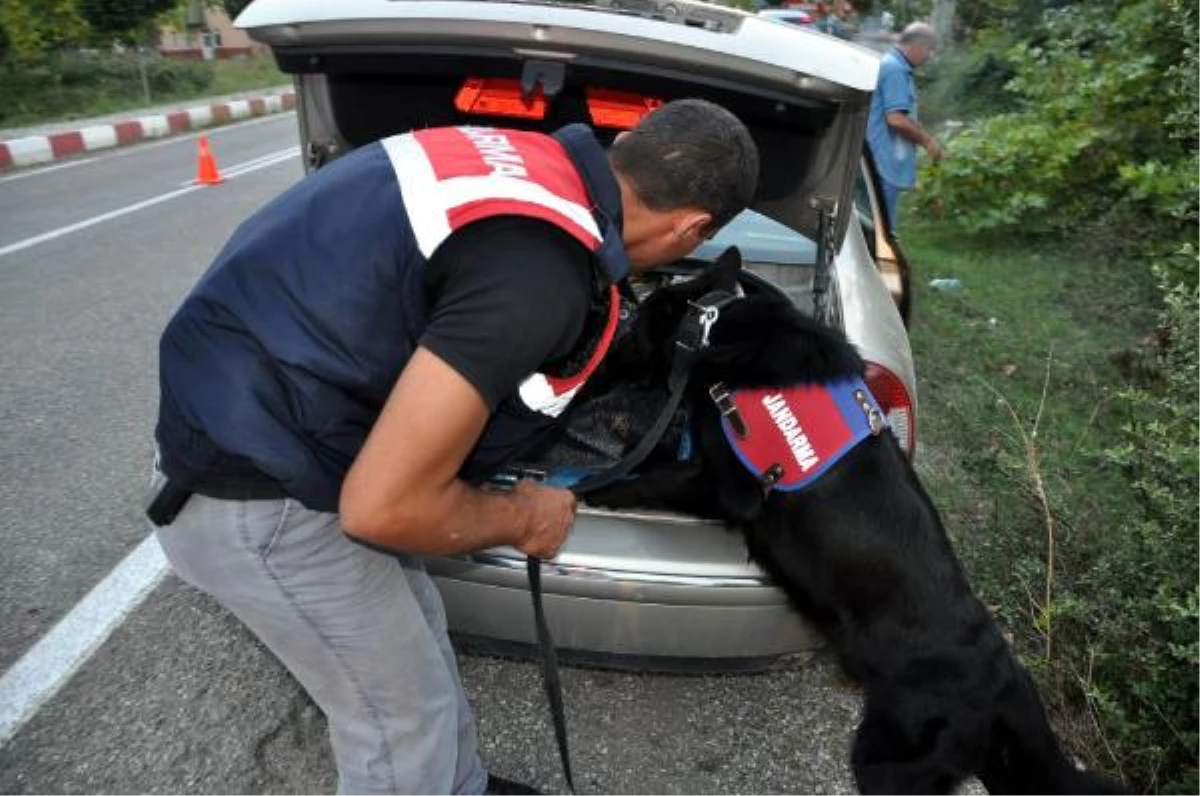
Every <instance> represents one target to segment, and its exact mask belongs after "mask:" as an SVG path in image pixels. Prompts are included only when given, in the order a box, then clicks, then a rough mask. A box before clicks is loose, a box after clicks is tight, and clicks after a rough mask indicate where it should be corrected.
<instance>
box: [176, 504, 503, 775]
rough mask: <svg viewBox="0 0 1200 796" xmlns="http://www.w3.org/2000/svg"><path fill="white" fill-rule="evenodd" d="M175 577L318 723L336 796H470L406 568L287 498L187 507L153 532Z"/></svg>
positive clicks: (446, 647) (427, 612)
mask: <svg viewBox="0 0 1200 796" xmlns="http://www.w3.org/2000/svg"><path fill="white" fill-rule="evenodd" d="M157 533H158V540H159V542H160V543H161V544H162V548H163V551H164V552H165V553H166V555H167V559H168V560H169V561H170V562H171V565H172V567H174V569H175V571H176V572H177V573H178V574H179V576H180V577H182V578H183V579H184V580H186V581H187V582H188V583H191V584H192V585H194V586H196V587H197V588H199V589H201V590H203V591H205V592H208V593H209V594H211V595H212V596H213V597H214V598H216V599H217V601H218V602H220V603H221V604H222V605H223V606H225V607H226V608H228V609H229V610H230V611H232V612H233V613H234V614H235V615H236V616H237V617H238V618H239V619H241V620H242V621H243V622H244V623H245V624H246V625H247V626H248V627H249V628H250V629H251V630H252V631H254V633H255V634H256V635H257V636H258V637H259V638H260V639H262V641H263V643H265V644H266V645H267V647H269V648H270V649H271V651H272V652H273V653H275V655H276V656H278V657H279V659H280V660H281V661H283V663H284V665H286V666H287V668H288V669H289V670H290V671H291V672H292V674H293V675H294V676H295V677H296V679H297V680H299V681H300V683H301V685H303V686H304V688H305V689H306V690H307V691H308V693H309V694H310V695H311V696H312V698H313V700H314V701H315V702H316V703H317V705H319V706H320V708H321V709H322V710H323V711H324V712H325V716H326V718H327V719H328V720H329V736H330V740H331V741H332V744H333V752H334V757H335V758H336V759H337V767H338V790H339V792H342V793H364V794H366V793H430V794H436V793H482V792H483V790H484V787H485V786H486V784H487V772H486V771H485V770H484V769H483V766H482V764H481V762H480V759H479V751H478V743H477V741H476V736H475V721H474V717H473V715H472V713H471V708H470V705H468V704H467V700H466V696H465V694H464V693H463V689H462V684H461V683H460V681H459V677H458V666H457V663H456V662H455V658H454V652H453V651H452V650H451V648H450V643H449V640H448V638H447V636H446V617H445V613H444V611H443V609H442V601H441V596H440V595H439V594H438V593H437V590H436V588H435V587H434V585H433V582H432V581H431V580H430V579H429V576H428V575H427V574H426V573H425V568H424V566H423V564H422V563H421V561H420V560H419V559H417V558H413V557H410V556H403V555H386V554H383V553H379V552H376V551H374V550H372V549H370V548H367V547H364V546H362V545H360V544H357V543H355V542H353V541H351V540H350V539H349V538H348V537H346V535H345V534H343V533H342V531H341V529H340V527H339V526H338V518H337V515H336V514H326V513H321V512H315V511H310V510H308V509H306V508H305V507H304V506H302V505H301V504H300V503H298V502H296V501H294V500H253V501H229V500H214V499H212V498H206V497H202V496H200V495H195V496H193V497H192V498H191V499H190V500H189V501H188V503H187V505H185V506H184V509H183V511H182V512H180V514H179V517H178V518H177V519H176V520H175V522H174V523H173V524H172V525H170V526H167V527H164V528H159V529H158V532H157Z"/></svg>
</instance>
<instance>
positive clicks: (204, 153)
mask: <svg viewBox="0 0 1200 796" xmlns="http://www.w3.org/2000/svg"><path fill="white" fill-rule="evenodd" d="M222 182H224V179H223V178H222V177H221V173H220V172H219V171H217V161H216V159H215V158H214V157H213V154H212V151H211V150H210V149H209V148H208V136H206V135H202V136H200V168H199V169H198V170H197V171H196V183H197V184H198V185H220V184H221V183H222Z"/></svg>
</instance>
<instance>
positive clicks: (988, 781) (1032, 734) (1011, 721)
mask: <svg viewBox="0 0 1200 796" xmlns="http://www.w3.org/2000/svg"><path fill="white" fill-rule="evenodd" d="M1013 668H1014V677H1013V678H1012V680H1011V682H1010V685H1009V686H1008V687H1007V688H1005V690H1004V691H1003V692H1002V693H1001V694H1000V697H999V703H998V705H997V709H996V718H995V722H994V724H993V726H992V736H991V743H990V745H989V748H988V753H987V758H986V760H985V762H984V768H983V770H982V771H980V772H979V779H980V781H981V782H982V783H983V785H984V787H986V788H987V790H988V792H989V793H1045V794H1053V793H1095V794H1108V793H1129V792H1130V791H1129V790H1128V789H1127V788H1126V787H1125V786H1123V785H1122V784H1121V783H1119V782H1116V781H1114V780H1111V779H1109V778H1108V777H1105V776H1103V775H1100V774H1097V773H1094V772H1090V771H1084V770H1082V769H1079V768H1077V767H1076V766H1075V765H1074V764H1072V762H1071V761H1070V760H1068V759H1067V757H1066V755H1064V754H1063V752H1062V749H1061V748H1060V747H1059V745H1058V741H1057V740H1056V739H1055V737H1054V731H1053V729H1051V727H1050V722H1049V720H1048V719H1047V718H1046V711H1045V707H1044V706H1043V704H1042V700H1041V697H1040V696H1038V692H1037V687H1036V686H1035V685H1034V682H1033V678H1032V677H1031V676H1030V674H1029V672H1028V671H1026V670H1025V668H1024V667H1023V666H1021V665H1020V664H1018V663H1016V662H1015V661H1014V662H1013Z"/></svg>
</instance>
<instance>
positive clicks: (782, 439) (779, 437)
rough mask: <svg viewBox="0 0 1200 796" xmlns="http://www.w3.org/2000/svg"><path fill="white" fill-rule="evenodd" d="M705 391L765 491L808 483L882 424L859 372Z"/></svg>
mask: <svg viewBox="0 0 1200 796" xmlns="http://www.w3.org/2000/svg"><path fill="white" fill-rule="evenodd" d="M709 395H710V396H711V397H712V399H713V402H714V403H716V405H717V408H718V410H720V412H721V426H722V428H723V429H724V431H725V438H726V439H727V440H728V441H729V444H730V445H731V446H732V447H733V451H734V453H735V454H737V457H738V459H739V460H741V462H742V464H744V465H745V466H746V469H748V470H749V471H750V472H751V473H753V474H754V476H755V478H757V479H758V480H759V482H760V483H761V484H762V486H763V489H764V490H766V491H770V490H772V489H778V490H780V491H783V492H795V491H797V490H800V489H804V488H805V487H807V486H810V485H811V484H813V482H815V481H816V480H817V479H818V478H820V477H821V476H822V475H823V474H824V473H825V472H826V471H828V470H829V468H830V467H832V466H833V465H834V464H836V463H837V462H838V461H839V460H840V459H841V458H842V457H843V456H845V455H846V454H847V453H849V452H850V451H851V450H852V449H853V448H854V447H855V446H856V445H858V444H859V443H860V442H862V441H863V440H865V439H867V438H868V437H873V436H877V435H878V434H879V433H880V432H881V431H883V429H885V428H887V425H888V424H887V419H886V417H885V415H884V414H883V411H882V410H881V409H880V408H879V404H878V402H876V400H875V396H873V395H872V394H871V391H870V390H869V389H868V388H867V385H866V383H864V382H863V380H862V379H860V378H851V379H844V380H841V381H836V382H831V383H827V384H803V385H797V386H792V387H782V388H767V389H740V390H733V391H731V390H729V389H728V388H727V387H726V386H725V385H724V384H721V383H718V384H714V385H713V386H712V387H710V388H709Z"/></svg>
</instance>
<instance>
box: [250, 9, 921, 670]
mask: <svg viewBox="0 0 1200 796" xmlns="http://www.w3.org/2000/svg"><path fill="white" fill-rule="evenodd" d="M614 5H616V4H614V3H607V2H605V3H600V2H596V3H589V2H587V1H586V0H575V1H574V2H553V1H552V0H545V1H542V0H532V1H529V2H525V1H522V0H510V1H506V2H480V1H479V0H420V1H417V0H341V2H338V3H330V2H326V1H325V0H256V2H254V3H253V4H252V5H251V6H250V7H249V8H248V9H247V10H246V11H245V12H243V14H242V15H241V16H240V17H239V18H238V20H237V24H238V26H239V27H242V28H245V29H247V30H248V31H249V32H250V34H251V35H252V36H253V37H254V38H255V39H257V40H259V41H261V42H265V43H267V44H269V45H270V46H271V48H272V49H273V52H274V54H275V57H276V59H277V61H278V63H279V65H280V67H281V68H282V69H283V70H284V71H286V72H288V73H290V74H292V75H293V77H294V80H295V85H296V89H297V96H298V114H297V115H298V119H299V126H300V136H301V140H302V143H303V151H304V157H305V165H306V167H307V168H308V169H309V170H314V169H319V168H321V167H322V165H324V164H326V163H328V162H330V161H331V160H333V159H335V158H337V157H338V156H339V155H341V154H344V153H345V152H347V151H349V150H350V149H352V148H354V147H356V146H360V145H362V144H365V143H367V142H370V141H372V140H375V139H378V138H380V137H383V136H386V135H391V134H394V133H398V132H403V131H407V130H411V129H416V128H422V127H428V126H437V125H447V124H483V125H503V126H513V127H520V128H525V129H541V130H547V131H549V130H553V129H555V128H557V127H559V126H561V125H564V124H567V123H570V122H577V121H583V122H587V123H590V124H591V125H592V126H593V127H594V128H595V129H596V130H597V132H598V133H599V134H600V136H601V138H602V140H604V139H605V138H606V137H607V138H608V139H611V137H612V136H613V135H615V134H616V133H617V132H618V131H619V130H620V129H622V128H625V127H628V126H630V125H631V124H632V123H633V121H634V120H636V119H637V118H638V116H640V115H641V114H642V113H644V112H645V111H646V110H647V109H649V108H653V107H655V106H656V105H657V104H658V103H661V102H663V101H665V100H669V99H673V98H678V97H688V96H699V97H705V98H707V99H710V100H713V101H715V102H718V103H720V104H722V105H724V106H725V107H727V108H729V109H730V110H731V111H732V112H734V113H735V114H737V115H738V116H739V117H740V118H741V119H742V120H743V121H744V122H745V124H746V125H747V126H748V127H749V129H750V130H751V132H752V134H753V136H754V138H755V140H756V142H757V144H758V146H759V149H760V152H761V156H762V161H763V170H762V175H761V181H760V187H759V191H758V196H757V198H756V200H755V202H754V205H753V207H752V208H751V209H749V210H747V211H746V212H744V213H743V214H742V215H741V216H740V217H738V218H737V219H735V220H734V221H733V222H732V223H730V224H729V225H728V226H727V227H726V228H725V229H724V230H722V231H721V233H720V234H719V235H718V236H717V237H716V238H715V239H714V240H712V241H709V242H707V243H706V244H705V245H704V246H702V247H701V248H700V249H698V250H697V251H696V252H695V254H694V255H693V256H692V257H691V258H690V260H689V262H688V263H685V264H683V265H684V266H692V267H695V266H697V265H702V264H703V263H704V262H705V261H706V260H710V259H712V258H713V257H715V256H716V255H717V254H718V253H719V252H720V251H722V250H723V249H724V248H725V247H726V246H728V245H731V244H735V245H737V246H738V247H739V248H740V249H741V252H742V254H743V257H744V258H745V260H746V262H747V265H748V267H749V268H750V269H751V270H753V271H754V272H756V273H757V274H759V275H760V276H762V277H764V278H766V279H767V280H769V281H770V282H772V283H773V284H775V285H776V286H778V287H779V288H780V289H782V290H784V291H785V292H786V293H787V294H788V295H789V296H791V297H792V298H793V299H794V300H795V301H796V303H797V304H798V305H799V306H800V307H801V308H802V309H803V310H804V311H805V312H809V313H814V312H815V313H818V314H820V316H821V317H822V318H824V319H825V320H827V321H828V322H829V323H832V324H837V325H840V326H842V327H843V328H844V329H845V331H846V332H847V334H848V335H849V337H850V339H851V340H853V341H854V343H855V344H856V345H857V346H858V347H859V349H860V351H861V353H862V355H863V356H864V358H865V359H866V360H868V362H869V374H868V382H869V384H870V385H871V387H872V389H873V391H874V392H875V394H876V397H877V398H878V400H879V401H880V403H881V404H882V405H883V406H884V408H885V409H886V410H887V412H888V414H889V415H890V419H891V423H892V429H893V431H894V432H895V433H896V434H897V436H898V437H899V439H900V442H901V443H902V445H903V446H904V447H905V448H906V449H907V450H908V451H909V452H910V453H911V451H912V450H913V449H914V448H915V446H916V423H915V418H916V389H915V384H916V378H915V374H914V371H913V363H912V356H911V352H910V350H909V344H908V337H907V334H906V326H905V316H906V313H907V302H908V295H907V293H908V290H907V287H908V286H907V265H906V264H905V261H904V258H903V255H902V254H901V252H900V250H899V248H898V247H897V246H896V243H895V241H894V240H892V239H890V238H889V237H888V235H887V233H886V231H885V230H886V225H885V224H884V223H883V220H882V218H881V212H882V211H881V209H880V208H881V206H882V203H881V202H880V201H879V194H878V190H877V186H876V183H875V178H874V176H873V171H872V166H871V163H870V158H869V157H868V156H866V155H865V154H864V152H863V149H864V148H863V130H864V126H865V122H866V116H867V109H868V105H869V101H870V93H871V91H872V89H873V88H874V85H875V77H876V71H877V68H878V55H877V54H876V53H874V52H871V51H869V50H867V49H864V48H861V47H858V46H856V45H853V44H850V43H846V42H843V41H839V40H837V39H834V38H832V37H829V36H822V35H819V34H816V33H812V32H810V31H808V30H806V29H804V28H799V27H795V26H788V25H780V24H778V23H775V22H771V21H768V20H765V19H760V18H757V17H755V16H754V15H751V14H745V13H742V12H739V11H735V10H731V9H728V8H725V7H723V6H716V5H708V4H700V3H690V2H686V0H670V2H669V3H668V5H670V7H671V8H670V13H663V12H662V11H661V10H660V11H658V12H655V11H654V10H652V9H653V8H654V7H659V8H661V6H662V5H663V4H662V3H657V4H656V3H654V2H652V0H646V2H645V3H639V4H637V6H636V7H634V4H629V5H627V6H626V7H624V8H621V9H614V8H613V6H614ZM643 5H650V6H651V7H652V8H651V9H644V8H643ZM429 569H430V572H431V573H432V574H433V575H434V576H435V578H436V580H437V582H438V585H439V587H440V588H441V591H442V594H443V597H444V599H445V603H446V608H447V611H448V614H449V617H450V623H451V630H452V631H453V633H454V634H455V636H456V638H457V639H458V640H459V641H460V643H463V644H466V645H469V646H482V647H484V648H486V649H490V650H498V651H506V650H507V651H513V652H519V651H522V650H526V649H527V648H528V645H530V644H531V643H534V642H535V638H536V636H535V633H534V627H533V623H532V621H531V613H530V600H529V594H528V590H527V585H526V580H525V565H524V558H523V556H522V555H520V554H519V553H517V552H516V551H515V550H512V549H507V548H501V549H491V550H485V551H481V552H478V553H475V554H473V555H469V556H464V557H461V558H450V559H436V560H431V561H430V562H429ZM543 588H544V589H545V594H546V597H545V599H546V610H547V613H548V618H549V621H550V626H551V628H552V630H553V633H554V637H555V641H556V642H557V645H558V647H559V648H560V650H561V651H562V653H563V654H564V656H565V657H567V658H569V659H582V660H585V661H589V662H593V663H600V664H604V665H611V666H631V667H638V668H645V669H678V668H687V669H693V670H697V669H698V670H722V669H747V668H758V667H763V666H767V665H770V664H771V662H772V661H775V660H776V659H778V658H779V657H780V656H786V655H790V654H793V653H798V652H803V651H806V650H809V649H812V648H814V647H817V646H820V645H821V643H822V642H821V641H820V639H819V638H818V637H817V636H816V635H815V633H814V632H813V631H812V629H811V628H810V627H809V626H808V625H807V624H806V623H804V622H803V621H802V620H801V619H800V618H799V617H798V616H797V615H796V614H795V613H793V612H792V610H791V609H790V608H789V606H788V604H787V602H786V600H785V598H784V595H783V593H782V592H781V591H779V590H778V589H777V588H776V587H774V586H773V585H772V584H771V582H770V580H769V579H768V578H767V577H766V576H765V575H764V574H763V572H762V571H761V570H760V569H759V568H758V567H757V566H755V565H754V564H752V563H750V562H749V560H748V558H747V552H746V548H745V546H744V544H743V542H742V539H741V537H740V535H738V534H737V533H734V532H731V531H729V530H727V529H726V528H724V527H721V526H720V525H718V524H715V523H712V522H708V521H703V520H700V519H697V518H695V517H688V516H678V515H668V514H660V513H649V512H647V513H633V512H621V513H614V512H609V511H603V510H600V509H596V508H592V507H588V506H586V505H585V506H581V507H580V511H579V514H578V518H577V520H576V523H575V527H574V530H573V531H572V533H571V536H570V538H569V540H568V542H567V544H566V546H565V547H564V549H563V550H562V552H561V554H560V555H559V556H558V558H557V559H555V560H554V561H553V562H548V564H547V566H546V569H545V574H544V576H543Z"/></svg>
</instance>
